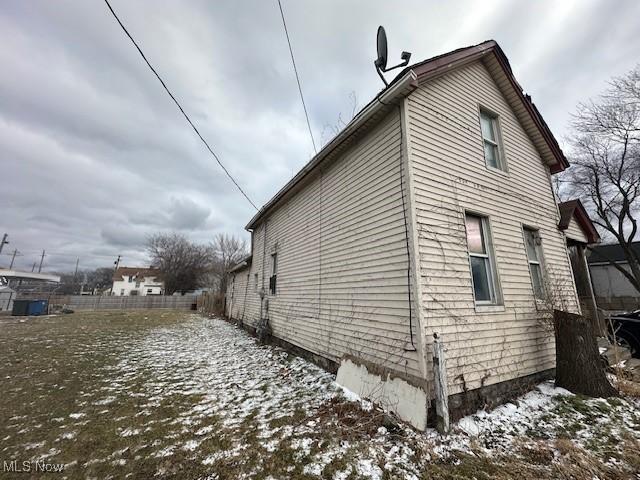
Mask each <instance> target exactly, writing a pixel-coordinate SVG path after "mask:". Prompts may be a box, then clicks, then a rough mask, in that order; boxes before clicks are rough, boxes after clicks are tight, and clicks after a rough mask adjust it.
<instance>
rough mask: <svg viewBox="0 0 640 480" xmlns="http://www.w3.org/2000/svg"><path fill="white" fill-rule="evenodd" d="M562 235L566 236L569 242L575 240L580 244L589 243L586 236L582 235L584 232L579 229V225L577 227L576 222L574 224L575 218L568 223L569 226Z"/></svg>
mask: <svg viewBox="0 0 640 480" xmlns="http://www.w3.org/2000/svg"><path fill="white" fill-rule="evenodd" d="M564 233H565V235H566V236H567V238H570V239H571V240H575V241H577V242H582V243H589V240H588V239H587V236H586V235H585V234H584V232H583V231H582V229H581V228H580V225H578V222H576V220H575V218H572V219H571V221H570V222H569V226H568V227H567V229H566V230H565V231H564Z"/></svg>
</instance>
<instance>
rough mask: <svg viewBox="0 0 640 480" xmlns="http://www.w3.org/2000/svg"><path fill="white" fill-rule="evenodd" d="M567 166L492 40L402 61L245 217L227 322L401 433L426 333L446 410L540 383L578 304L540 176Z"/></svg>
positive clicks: (429, 377)
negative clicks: (329, 374) (284, 349)
mask: <svg viewBox="0 0 640 480" xmlns="http://www.w3.org/2000/svg"><path fill="white" fill-rule="evenodd" d="M567 167H568V163H567V160H566V159H565V157H564V155H563V153H562V151H561V150H560V148H559V146H558V144H557V142H556V140H555V139H554V137H553V134H552V133H551V131H550V130H549V128H548V126H547V124H546V123H545V122H544V120H543V119H542V117H541V115H540V113H539V112H538V110H537V109H536V107H535V106H534V104H533V103H532V101H531V98H530V97H529V96H527V95H525V94H524V93H523V91H522V89H521V87H520V85H519V84H518V83H517V82H516V80H515V78H514V75H513V72H512V70H511V67H510V65H509V62H508V60H507V58H506V56H505V55H504V53H503V51H502V50H501V49H500V47H499V46H498V44H497V43H496V42H494V41H487V42H484V43H482V44H479V45H476V46H473V47H468V48H463V49H460V50H456V51H454V52H450V53H448V54H445V55H441V56H438V57H435V58H432V59H429V60H426V61H424V62H421V63H418V64H415V65H412V66H411V67H407V68H406V69H404V70H403V71H402V72H401V73H400V74H399V75H398V76H397V77H396V78H395V79H394V80H393V81H392V82H391V83H390V84H389V86H388V87H387V88H385V89H384V90H383V91H382V92H380V94H379V95H377V96H376V97H375V98H374V99H373V100H372V101H371V102H370V103H369V104H368V105H367V106H365V107H364V108H363V109H362V110H361V111H360V112H359V113H358V114H357V115H356V116H355V117H354V118H353V120H352V121H351V122H350V123H349V124H348V125H347V126H346V127H345V129H344V130H343V131H342V132H340V133H339V134H338V135H337V136H336V137H335V138H334V139H333V140H332V141H331V142H330V143H329V144H327V145H326V146H325V147H324V148H323V149H322V150H321V151H320V152H319V153H318V154H317V155H316V156H315V157H314V158H313V159H312V160H311V161H310V162H309V163H308V164H307V165H306V166H305V167H304V168H303V169H302V170H301V171H300V172H299V173H298V174H297V175H296V176H295V177H294V178H293V179H292V180H291V181H289V182H288V183H287V184H286V185H285V186H284V187H283V188H282V189H280V191H278V192H277V193H276V195H275V196H274V197H273V198H272V199H271V200H270V201H269V202H268V203H267V204H265V205H264V206H263V207H262V208H261V209H260V211H259V212H258V213H257V214H256V215H255V216H254V217H253V218H252V219H251V220H250V221H249V223H248V224H247V226H246V228H247V230H248V231H249V232H251V257H250V258H248V259H246V260H245V261H243V262H242V263H241V264H239V265H238V266H236V268H235V269H234V271H233V272H232V278H231V280H230V282H229V287H228V291H227V298H226V314H227V315H228V316H229V317H230V318H232V319H235V320H237V321H238V322H241V323H242V324H243V325H245V326H246V327H247V328H250V329H255V328H261V327H265V326H268V329H269V331H270V333H271V335H272V338H273V339H274V340H275V341H276V342H279V343H281V344H284V345H286V346H288V347H291V348H293V349H294V350H295V351H299V352H301V353H305V354H307V355H310V356H311V357H312V358H314V359H315V360H316V361H318V362H319V363H320V364H322V365H324V366H325V367H326V368H328V369H330V370H333V371H337V380H338V383H340V384H341V385H343V386H344V387H346V388H348V389H350V390H352V391H355V392H356V393H358V394H360V395H362V396H365V397H367V396H368V397H370V398H372V399H373V400H376V401H378V402H379V403H381V404H382V405H383V406H385V407H386V408H388V409H389V410H392V411H394V412H395V413H397V414H398V415H399V416H400V417H401V418H403V419H405V420H407V421H408V422H410V423H411V424H413V425H414V426H415V427H417V428H420V429H422V428H424V427H425V425H426V422H427V419H428V417H432V415H433V409H432V401H433V399H434V395H435V391H434V365H433V341H434V335H437V336H438V337H439V338H440V341H441V342H442V343H443V345H444V351H445V355H446V385H447V387H448V394H449V407H450V410H451V415H452V416H454V417H455V416H459V415H461V414H462V413H465V412H468V411H470V410H473V409H475V408H477V407H478V406H482V405H485V404H488V403H492V402H496V401H499V400H500V399H501V398H504V397H505V396H508V395H509V394H510V393H512V392H513V391H514V389H516V388H521V387H522V385H523V384H526V383H532V382H536V381H539V380H540V379H542V378H546V377H549V376H550V375H552V372H553V368H554V348H555V346H554V340H553V334H552V333H550V330H549V328H548V325H546V324H545V320H544V318H545V312H546V311H547V310H546V309H547V308H548V302H547V301H546V300H547V292H548V291H549V289H553V291H554V298H556V297H557V296H558V294H560V295H561V296H562V298H563V306H564V308H566V309H568V310H571V311H578V310H579V304H578V300H577V296H576V290H575V286H574V283H573V278H572V275H571V266H570V262H569V258H568V253H567V244H566V236H565V234H564V231H562V230H560V229H559V228H558V225H559V221H560V213H559V210H558V206H557V204H556V200H555V198H554V194H553V191H552V185H551V175H552V174H554V173H557V172H560V171H562V170H564V169H565V168H567Z"/></svg>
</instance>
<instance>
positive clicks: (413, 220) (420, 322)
mask: <svg viewBox="0 0 640 480" xmlns="http://www.w3.org/2000/svg"><path fill="white" fill-rule="evenodd" d="M408 104H409V100H408V98H405V99H404V100H403V101H402V103H401V104H400V107H401V108H400V125H401V127H400V128H401V129H400V132H401V135H402V145H403V149H402V161H403V164H404V168H405V169H406V173H407V182H406V186H404V185H403V188H406V192H407V208H406V210H408V212H409V221H408V225H407V227H408V228H407V230H406V231H407V232H408V238H409V241H408V245H409V247H410V248H409V251H410V256H409V263H410V265H409V268H408V270H409V272H410V273H413V276H412V277H410V278H411V280H413V282H412V283H413V288H414V289H415V292H414V293H415V295H414V297H415V299H414V301H413V303H415V310H416V312H415V313H416V315H415V323H416V330H417V333H418V335H417V337H418V338H417V342H416V343H417V345H416V350H417V353H418V365H419V366H420V371H421V373H422V378H423V380H424V382H425V391H426V392H428V382H429V379H428V378H429V377H428V370H427V366H428V362H427V351H426V339H425V326H426V322H425V318H424V312H423V309H422V301H423V298H424V297H423V295H422V283H421V278H420V277H421V276H420V268H421V267H420V255H419V248H418V247H419V244H420V243H419V233H418V230H417V226H418V219H417V217H416V210H415V190H414V186H415V179H414V178H413V170H412V169H411V142H410V137H409V112H408ZM412 267H413V268H412ZM410 283H411V282H410ZM409 291H410V292H411V284H409ZM412 307H413V305H409V308H412Z"/></svg>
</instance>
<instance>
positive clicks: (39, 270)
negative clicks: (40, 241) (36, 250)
mask: <svg viewBox="0 0 640 480" xmlns="http://www.w3.org/2000/svg"><path fill="white" fill-rule="evenodd" d="M42 262H44V250H42V256H41V257H40V266H39V267H38V273H40V272H41V271H42Z"/></svg>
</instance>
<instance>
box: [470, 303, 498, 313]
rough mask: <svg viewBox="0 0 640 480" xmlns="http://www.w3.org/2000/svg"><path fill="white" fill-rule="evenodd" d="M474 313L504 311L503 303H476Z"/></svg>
mask: <svg viewBox="0 0 640 480" xmlns="http://www.w3.org/2000/svg"><path fill="white" fill-rule="evenodd" d="M475 310H476V313H500V312H504V311H505V310H504V305H476V307H475Z"/></svg>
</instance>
